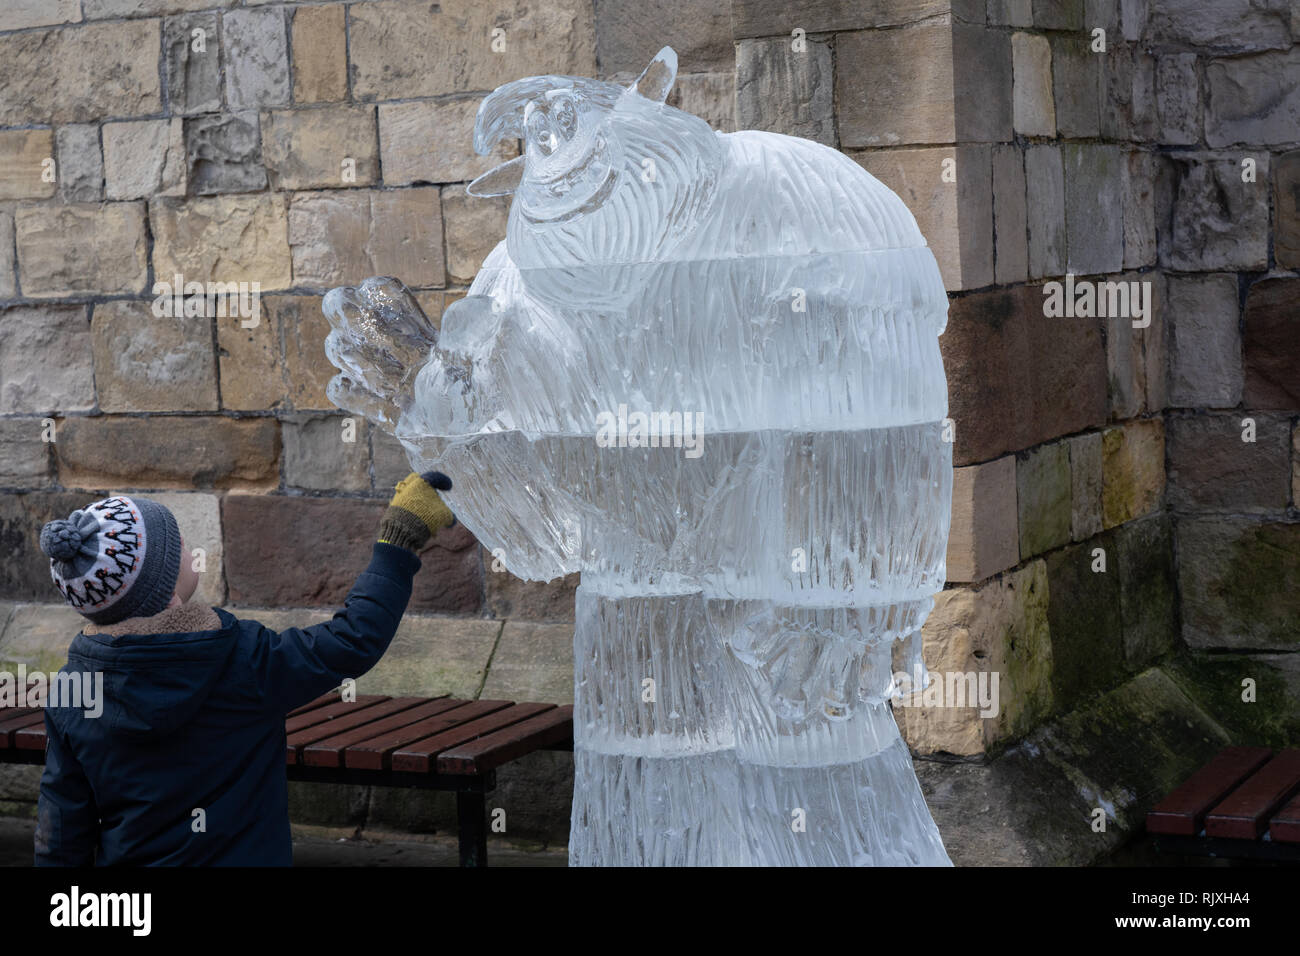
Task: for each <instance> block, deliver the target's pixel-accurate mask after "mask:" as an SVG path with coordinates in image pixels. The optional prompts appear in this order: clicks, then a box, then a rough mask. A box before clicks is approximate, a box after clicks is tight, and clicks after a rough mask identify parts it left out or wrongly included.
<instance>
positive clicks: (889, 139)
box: [835, 19, 1012, 147]
mask: <svg viewBox="0 0 1300 956" xmlns="http://www.w3.org/2000/svg"><path fill="white" fill-rule="evenodd" d="M836 50H837V56H838V58H839V59H840V62H842V63H854V64H859V65H860V68H859V69H854V70H839V71H838V75H837V76H836V91H835V92H836V97H835V98H836V102H837V103H838V104H839V111H838V114H837V119H838V121H839V134H840V144H841V145H842V146H847V147H854V146H897V145H901V144H909V143H925V144H930V143H953V142H958V141H961V142H967V141H975V142H1001V141H1005V140H1008V139H1010V138H1011V129H1012V103H1011V96H1012V92H1011V91H1012V63H1011V41H1010V38H1009V37H1008V36H1007V35H1005V34H1003V33H1000V32H997V31H991V30H985V29H984V28H982V27H974V26H971V25H969V24H965V23H961V22H955V23H954V22H951V21H950V20H947V19H938V20H928V21H925V22H923V23H920V24H917V25H915V26H907V27H904V28H902V29H898V30H882V31H861V32H854V33H845V34H843V35H841V36H839V37H837V38H836ZM954 71H956V72H957V74H958V75H960V76H962V77H963V82H961V83H959V84H955V83H954V81H953V76H954Z"/></svg>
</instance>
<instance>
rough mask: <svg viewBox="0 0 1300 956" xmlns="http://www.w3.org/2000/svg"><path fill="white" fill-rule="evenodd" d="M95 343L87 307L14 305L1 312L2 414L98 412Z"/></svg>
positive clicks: (0, 379)
mask: <svg viewBox="0 0 1300 956" xmlns="http://www.w3.org/2000/svg"><path fill="white" fill-rule="evenodd" d="M90 342H91V339H90V323H89V322H88V321H87V320H86V307H85V306H82V305H42V306H15V307H13V308H10V309H6V310H4V311H3V312H0V414H11V413H15V412H19V413H21V412H36V413H40V414H45V413H48V412H53V411H62V412H71V411H85V410H87V409H90V408H93V407H94V404H95V375H94V358H93V353H92V350H91V344H90Z"/></svg>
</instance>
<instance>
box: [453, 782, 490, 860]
mask: <svg viewBox="0 0 1300 956" xmlns="http://www.w3.org/2000/svg"><path fill="white" fill-rule="evenodd" d="M456 820H457V823H458V824H459V826H460V865H461V866H487V799H486V795H485V794H483V793H477V792H473V791H470V792H465V791H460V792H458V793H457V794H456Z"/></svg>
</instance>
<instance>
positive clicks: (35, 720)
mask: <svg viewBox="0 0 1300 956" xmlns="http://www.w3.org/2000/svg"><path fill="white" fill-rule="evenodd" d="M32 724H41V725H42V726H44V724H45V711H44V710H43V709H42V708H40V707H36V708H32V709H28V710H27V712H26V713H24V714H20V715H18V716H16V717H8V718H6V719H4V720H0V749H3V748H8V747H12V746H13V745H14V733H15V732H16V731H19V730H21V729H22V728H24V727H30V726H31V725H32Z"/></svg>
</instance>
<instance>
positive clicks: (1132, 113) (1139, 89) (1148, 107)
mask: <svg viewBox="0 0 1300 956" xmlns="http://www.w3.org/2000/svg"><path fill="white" fill-rule="evenodd" d="M1098 56H1099V57H1100V58H1101V59H1102V60H1103V61H1104V63H1103V67H1104V68H1103V69H1102V71H1101V85H1100V88H1099V92H1098V96H1099V98H1100V103H1101V118H1100V124H1099V125H1100V127H1101V135H1102V136H1103V137H1104V138H1106V139H1115V140H1124V141H1130V142H1148V141H1151V140H1158V139H1159V117H1158V116H1157V112H1156V103H1157V91H1156V58H1155V57H1154V56H1152V55H1151V54H1150V53H1147V52H1146V51H1145V50H1144V49H1142V48H1141V47H1140V46H1137V45H1132V46H1130V45H1128V44H1122V45H1108V46H1107V48H1106V52H1105V53H1104V54H1099V55H1098Z"/></svg>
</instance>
